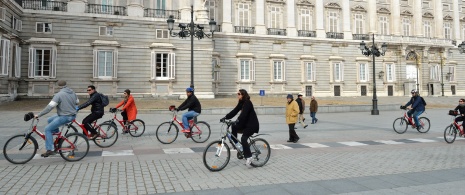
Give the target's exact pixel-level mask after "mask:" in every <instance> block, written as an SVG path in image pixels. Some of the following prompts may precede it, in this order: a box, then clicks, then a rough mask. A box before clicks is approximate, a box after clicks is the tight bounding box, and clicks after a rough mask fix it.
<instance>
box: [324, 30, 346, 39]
mask: <svg viewBox="0 0 465 195" xmlns="http://www.w3.org/2000/svg"><path fill="white" fill-rule="evenodd" d="M326 38H330V39H344V34H343V33H338V32H327V33H326Z"/></svg>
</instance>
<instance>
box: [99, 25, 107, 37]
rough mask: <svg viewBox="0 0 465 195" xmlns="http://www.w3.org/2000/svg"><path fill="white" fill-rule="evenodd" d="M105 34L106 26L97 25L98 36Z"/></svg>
mask: <svg viewBox="0 0 465 195" xmlns="http://www.w3.org/2000/svg"><path fill="white" fill-rule="evenodd" d="M105 35H107V27H106V26H101V27H99V36H105Z"/></svg>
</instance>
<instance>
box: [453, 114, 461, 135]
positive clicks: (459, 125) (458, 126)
mask: <svg viewBox="0 0 465 195" xmlns="http://www.w3.org/2000/svg"><path fill="white" fill-rule="evenodd" d="M458 116H460V115H458ZM453 117H454V121H453V122H452V124H453V125H455V127H456V128H457V130H459V135H463V134H464V132H463V122H464V121H462V124H458V123H457V122H455V118H457V116H453Z"/></svg>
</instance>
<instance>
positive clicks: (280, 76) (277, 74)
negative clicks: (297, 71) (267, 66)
mask: <svg viewBox="0 0 465 195" xmlns="http://www.w3.org/2000/svg"><path fill="white" fill-rule="evenodd" d="M284 72H285V71H284V61H281V60H280V61H273V81H284V80H285V79H284Z"/></svg>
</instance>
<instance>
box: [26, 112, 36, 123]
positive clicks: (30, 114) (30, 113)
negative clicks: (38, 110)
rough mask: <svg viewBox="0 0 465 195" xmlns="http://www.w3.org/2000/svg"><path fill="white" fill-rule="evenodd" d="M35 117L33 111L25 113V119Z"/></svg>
mask: <svg viewBox="0 0 465 195" xmlns="http://www.w3.org/2000/svg"><path fill="white" fill-rule="evenodd" d="M33 118H34V113H32V112H29V113H27V114H25V115H24V121H29V120H31V119H33Z"/></svg>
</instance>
